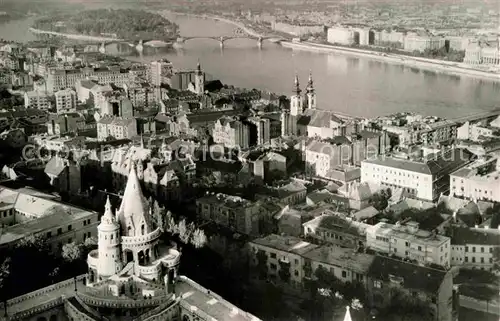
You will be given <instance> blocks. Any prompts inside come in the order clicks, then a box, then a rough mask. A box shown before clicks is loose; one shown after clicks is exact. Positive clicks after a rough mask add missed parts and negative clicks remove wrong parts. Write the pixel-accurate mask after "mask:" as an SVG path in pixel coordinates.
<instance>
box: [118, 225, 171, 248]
mask: <svg viewBox="0 0 500 321" xmlns="http://www.w3.org/2000/svg"><path fill="white" fill-rule="evenodd" d="M160 236H161V230H160V229H159V228H157V229H156V230H154V231H153V232H151V233H149V234H146V235H141V236H122V242H121V243H122V246H124V245H125V246H126V245H129V246H130V245H139V244H143V243H149V242H151V241H153V240H155V239H157V238H159V237H160Z"/></svg>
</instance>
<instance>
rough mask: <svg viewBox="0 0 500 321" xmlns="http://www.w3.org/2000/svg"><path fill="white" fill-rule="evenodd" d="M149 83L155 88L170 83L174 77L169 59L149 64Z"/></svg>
mask: <svg viewBox="0 0 500 321" xmlns="http://www.w3.org/2000/svg"><path fill="white" fill-rule="evenodd" d="M149 67H150V68H149V69H148V72H149V77H148V78H149V81H150V83H151V84H152V85H153V86H154V87H159V86H160V85H161V84H168V83H170V79H171V77H172V75H173V64H172V63H171V62H170V61H168V60H167V59H160V60H156V61H152V62H150V64H149Z"/></svg>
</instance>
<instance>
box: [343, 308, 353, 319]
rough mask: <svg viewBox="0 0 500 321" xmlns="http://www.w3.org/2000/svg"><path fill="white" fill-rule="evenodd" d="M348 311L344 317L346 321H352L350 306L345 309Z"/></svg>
mask: <svg viewBox="0 0 500 321" xmlns="http://www.w3.org/2000/svg"><path fill="white" fill-rule="evenodd" d="M345 309H346V311H345V316H344V321H352V318H351V312H350V311H349V310H350V309H349V306H346V307H345Z"/></svg>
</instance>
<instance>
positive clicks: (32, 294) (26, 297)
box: [0, 274, 86, 308]
mask: <svg viewBox="0 0 500 321" xmlns="http://www.w3.org/2000/svg"><path fill="white" fill-rule="evenodd" d="M85 276H86V275H85V274H82V275H79V276H77V277H76V281H77V282H78V281H82V280H83V279H85ZM73 284H74V280H73V279H68V280H64V281H62V282H59V283H56V284H53V285H49V286H47V287H44V288H42V289H39V290H36V291H33V292H30V293H26V294H24V295H21V296H18V297H15V298H12V299H10V300H8V301H7V307H10V306H13V305H16V304H19V303H22V302H23V301H26V300H31V299H33V298H35V297H37V296H40V295H43V294H47V293H49V292H52V291H57V290H59V289H61V288H65V287H68V286H73ZM0 306H1V307H2V308H3V303H2V304H1V305H0Z"/></svg>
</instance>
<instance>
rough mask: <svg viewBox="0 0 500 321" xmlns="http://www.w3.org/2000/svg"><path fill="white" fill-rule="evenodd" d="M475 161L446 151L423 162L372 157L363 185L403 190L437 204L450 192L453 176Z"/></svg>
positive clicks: (366, 165) (363, 174)
mask: <svg viewBox="0 0 500 321" xmlns="http://www.w3.org/2000/svg"><path fill="white" fill-rule="evenodd" d="M474 158H475V156H474V155H473V154H472V153H470V152H469V151H467V150H464V149H450V150H445V151H442V152H439V153H436V154H432V155H429V156H428V157H427V158H423V159H421V160H419V161H416V160H408V159H399V158H394V157H377V158H373V157H372V158H370V159H366V160H364V161H362V162H361V181H362V182H372V183H375V184H378V185H382V186H387V187H389V188H402V189H403V190H404V191H405V192H407V193H408V194H409V195H413V196H414V197H416V198H418V199H422V200H427V201H433V200H436V199H437V198H438V197H439V196H440V195H441V193H445V192H448V191H449V190H450V185H449V184H450V182H449V175H450V174H451V173H453V172H454V171H456V170H458V169H460V168H462V167H464V166H466V165H468V164H470V163H471V162H472V161H473V160H474Z"/></svg>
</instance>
